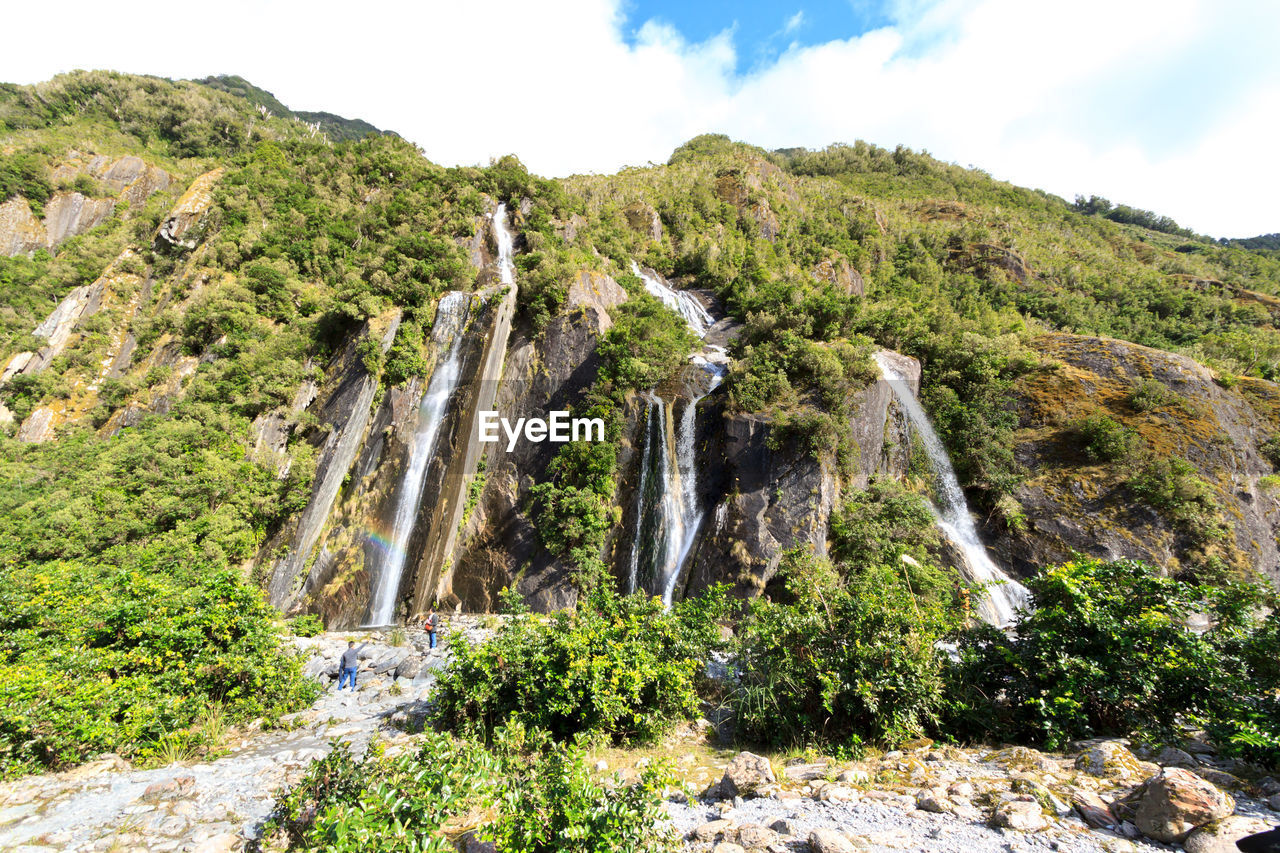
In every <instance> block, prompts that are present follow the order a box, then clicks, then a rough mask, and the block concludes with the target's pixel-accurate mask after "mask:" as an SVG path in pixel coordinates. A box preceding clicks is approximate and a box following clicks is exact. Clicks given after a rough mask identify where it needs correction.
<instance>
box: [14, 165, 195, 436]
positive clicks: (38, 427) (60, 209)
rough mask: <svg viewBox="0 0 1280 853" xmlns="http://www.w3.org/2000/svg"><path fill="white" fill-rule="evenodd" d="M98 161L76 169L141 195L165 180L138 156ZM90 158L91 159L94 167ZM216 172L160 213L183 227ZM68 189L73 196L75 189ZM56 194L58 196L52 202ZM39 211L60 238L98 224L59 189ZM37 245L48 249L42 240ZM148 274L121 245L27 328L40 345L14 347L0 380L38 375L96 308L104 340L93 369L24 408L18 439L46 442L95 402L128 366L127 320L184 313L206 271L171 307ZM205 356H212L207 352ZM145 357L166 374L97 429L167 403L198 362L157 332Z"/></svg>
mask: <svg viewBox="0 0 1280 853" xmlns="http://www.w3.org/2000/svg"><path fill="white" fill-rule="evenodd" d="M99 161H103V162H108V161H105V158H95V159H94V160H93V161H90V164H89V165H88V166H83V168H97V169H98V170H99V171H98V172H97V173H95V174H100V175H101V176H102V177H103V178H104V180H114V181H115V182H116V183H119V184H122V185H123V186H124V187H125V189H126V190H128V189H130V188H133V189H135V190H138V189H139V188H140V187H141V188H142V189H141V190H139V191H142V190H145V191H146V193H147V194H148V195H149V194H151V193H152V192H155V188H156V187H161V186H167V184H168V175H167V173H164V172H163V171H162V170H160V171H158V170H155V169H154V167H149V166H146V164H145V163H143V162H142V161H141V160H140V159H139V158H136V157H134V158H129V157H125V158H121V159H120V160H118V161H115V162H114V163H108V165H103V162H99ZM133 161H136V162H133ZM94 164H97V165H96V166H94ZM122 164H123V165H122ZM139 164H140V165H139ZM67 168H71V167H67ZM76 168H81V167H76ZM157 171H158V174H157ZM219 174H220V172H218V173H210V174H208V175H204V176H202V177H201V178H199V179H198V180H197V181H196V182H195V183H194V184H193V185H192V188H191V190H189V191H188V192H187V194H186V195H184V196H183V198H182V199H181V200H180V201H179V204H178V205H177V206H176V207H175V208H174V210H173V211H172V212H171V213H170V214H169V217H168V219H171V220H173V219H178V220H181V221H183V222H184V223H185V224H186V228H190V227H193V226H194V225H195V224H196V223H198V222H199V221H200V220H201V218H202V217H203V216H204V215H205V213H206V212H207V211H208V209H209V206H210V205H211V204H212V195H211V190H212V186H213V183H214V182H215V181H216V180H217V177H218V175H219ZM161 176H163V177H161ZM71 195H75V196H79V194H78V193H73V194H71ZM60 198H61V199H64V201H63V202H60V201H59V199H60ZM15 204H20V206H22V207H23V208H25V205H26V202H25V201H23V200H22V199H13V200H11V201H10V202H8V203H7V204H6V205H5V207H9V208H10V209H12V208H13V206H14V205H15ZM77 205H78V206H77ZM111 205H112V207H109V208H106V209H105V210H106V212H105V214H104V215H103V216H102V218H105V217H106V216H109V215H110V214H111V211H112V209H113V206H114V202H111ZM46 210H47V211H48V216H46V222H47V223H50V227H51V228H52V229H53V230H52V231H50V232H49V233H50V234H55V233H56V234H61V235H62V236H61V238H60V239H65V238H66V237H70V236H74V234H76V233H80V232H81V231H83V230H87V229H88V228H91V227H93V225H96V224H98V222H96V221H95V222H93V223H91V224H86V222H87V220H85V219H84V216H86V215H92V216H96V215H97V214H96V213H93V211H94V210H97V208H95V207H94V206H93V205H89V206H85V205H83V204H80V203H79V202H76V201H75V200H74V199H71V198H70V196H68V195H66V194H64V193H59V194H58V195H56V196H55V197H54V199H53V200H52V201H51V202H50V203H49V205H48V206H47V207H46ZM86 211H88V213H86ZM98 212H101V211H98ZM2 215H3V213H2V209H0V216H2ZM41 227H43V226H41ZM3 241H4V237H3V235H2V234H0V245H3ZM47 242H48V241H47ZM54 245H56V242H55V243H54ZM40 248H48V245H44V246H41V247H40ZM193 263H194V261H193V260H191V259H188V260H187V262H186V267H187V268H188V269H187V270H186V271H188V272H190V271H191V270H190V269H189V268H190V267H192V265H193ZM151 272H152V271H151V269H150V268H149V267H148V266H147V264H146V262H145V261H144V260H143V259H142V257H141V255H140V253H139V247H135V246H128V247H126V248H125V249H124V251H122V252H121V253H120V255H119V256H118V257H117V258H116V259H115V260H114V261H112V262H111V263H110V264H108V265H107V268H106V269H105V270H104V271H103V272H102V274H101V275H100V276H99V277H98V278H97V279H96V280H95V281H94V282H93V283H92V284H88V285H84V286H81V287H77V288H75V289H73V290H72V291H71V292H70V293H69V294H67V296H66V297H64V298H63V300H62V301H61V302H60V303H59V304H58V306H57V307H56V308H54V310H53V311H52V312H51V313H50V314H49V315H48V316H47V317H46V318H45V319H44V321H43V322H41V323H40V324H39V325H37V326H36V327H35V329H33V330H32V335H33V336H34V337H36V338H41V339H44V341H45V342H46V343H45V345H44V346H42V347H40V349H38V350H36V351H34V352H33V351H24V352H19V353H16V354H14V355H13V356H12V357H11V358H10V359H9V361H8V362H7V363H6V364H5V366H4V368H3V371H2V372H0V386H3V385H4V384H5V383H7V382H9V381H10V379H11V378H12V377H13V376H16V375H19V374H23V375H29V376H34V375H35V374H38V373H41V372H43V371H44V370H46V369H47V368H48V367H49V366H50V365H51V364H52V363H53V361H54V359H56V358H58V356H60V355H62V354H63V353H65V352H67V351H68V350H69V349H72V348H74V347H76V346H77V345H78V344H79V343H81V340H82V339H83V338H84V337H85V334H84V333H85V326H86V324H87V323H88V322H89V321H90V320H91V319H92V318H95V317H97V316H98V315H99V314H103V315H106V316H108V317H109V320H108V323H107V325H108V326H109V328H108V329H107V335H108V341H107V344H106V349H105V351H104V352H102V353H100V354H99V356H98V363H99V366H98V367H97V368H95V370H96V374H95V375H92V376H90V377H89V379H88V380H87V381H84V380H82V381H77V382H75V383H73V384H72V386H71V387H70V388H68V389H67V393H66V394H65V396H63V397H61V398H59V399H58V400H57V401H55V402H52V403H50V404H47V405H43V406H40V407H39V408H37V409H35V410H34V411H33V412H31V414H30V415H28V416H27V418H26V419H25V420H24V421H23V423H22V424H21V425H20V426H19V428H18V432H17V438H18V440H19V441H27V442H40V441H47V440H49V439H51V438H53V437H54V435H55V432H56V430H57V428H58V427H59V426H60V425H62V424H64V423H67V422H70V421H74V420H76V419H77V418H80V417H82V416H84V415H86V414H87V413H88V412H89V411H90V410H91V409H92V408H93V406H94V404H95V403H96V402H97V399H98V391H99V389H100V387H101V385H102V383H103V382H104V381H105V380H107V379H112V378H116V377H119V376H121V375H122V374H123V373H124V372H125V371H126V370H128V369H129V367H130V366H131V364H132V362H133V356H134V351H135V349H136V347H137V339H136V337H135V336H134V333H133V323H134V319H135V318H136V317H138V316H139V315H140V313H146V314H149V315H153V314H156V313H158V312H159V311H161V310H163V309H165V308H169V307H175V310H176V311H177V313H178V314H179V315H181V314H182V313H184V312H185V308H186V306H188V305H190V304H191V301H192V299H193V298H194V297H195V296H196V294H197V293H198V292H199V290H200V288H201V286H202V284H203V283H205V282H207V280H208V275H205V276H203V277H200V278H198V283H197V285H196V287H195V289H194V290H193V291H191V292H189V293H187V294H185V296H182V297H180V298H179V299H178V304H177V305H176V306H172V305H171V301H172V300H174V298H175V295H174V294H173V293H172V292H170V291H166V292H165V293H164V294H163V295H162V298H161V299H160V300H159V301H158V302H157V301H155V298H156V297H157V294H156V293H154V284H155V282H154V281H153V280H152V275H151ZM172 284H173V282H170V285H171V286H172ZM208 357H212V356H211V355H208ZM146 361H147V363H148V366H150V367H164V368H169V369H170V370H171V374H170V377H169V378H168V379H167V380H166V381H165V382H163V383H161V387H159V388H155V389H152V390H151V399H150V400H149V401H143V400H139V399H135V400H133V401H130V403H129V404H128V406H126V407H125V408H124V409H121V410H118V411H117V412H116V413H114V414H113V415H112V417H111V419H110V421H108V423H107V425H106V427H105V428H104V434H105V435H110V434H112V433H114V432H115V431H117V430H119V429H121V428H123V427H127V426H131V425H133V424H136V423H137V420H138V419H139V418H140V417H142V415H143V414H145V413H146V412H148V411H157V412H164V411H168V406H169V405H170V404H171V403H172V401H173V400H174V399H175V398H176V397H177V396H178V395H179V394H180V391H181V387H182V381H183V380H184V379H186V377H188V376H189V375H190V374H191V373H192V372H194V371H195V369H196V366H197V365H198V364H199V358H196V357H192V356H184V355H182V354H181V352H180V349H179V347H178V346H177V345H176V344H174V343H173V342H172V341H171V340H170V337H169V336H162V338H161V340H160V341H159V342H158V343H157V345H156V347H155V348H154V349H153V350H152V351H151V352H150V353H149V354H148V355H147V357H146ZM6 416H7V417H6ZM10 419H12V413H10V412H9V411H8V409H6V408H5V407H3V406H0V421H5V420H10Z"/></svg>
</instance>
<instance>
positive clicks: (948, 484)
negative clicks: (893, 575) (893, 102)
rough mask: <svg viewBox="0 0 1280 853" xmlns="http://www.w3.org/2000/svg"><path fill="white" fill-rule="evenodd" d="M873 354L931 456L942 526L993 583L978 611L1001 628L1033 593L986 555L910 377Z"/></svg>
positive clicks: (977, 574)
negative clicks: (907, 379)
mask: <svg viewBox="0 0 1280 853" xmlns="http://www.w3.org/2000/svg"><path fill="white" fill-rule="evenodd" d="M873 358H874V359H875V361H876V364H877V365H879V366H880V374H881V375H882V376H883V377H884V379H885V381H886V382H888V383H889V387H890V389H892V391H893V395H894V397H896V398H897V400H898V402H899V403H900V404H901V405H902V408H903V409H905V410H906V412H907V417H908V418H909V419H910V421H911V425H912V426H913V427H915V432H916V435H918V436H919V437H920V441H921V443H922V444H923V445H924V449H925V453H927V454H928V456H929V464H930V465H931V466H932V467H933V473H934V476H935V477H936V478H937V490H938V500H939V502H940V503H941V506H935V507H933V513H934V517H935V518H936V519H937V523H938V529H939V530H941V531H942V534H943V535H944V536H946V537H947V539H948V540H949V541H950V542H951V544H953V545H955V547H956V548H957V549H959V551H960V553H961V556H962V557H963V558H964V563H965V566H966V568H967V569H968V573H969V574H970V575H971V577H970V580H972V581H975V582H978V583H987V584H991V586H988V587H987V588H986V591H985V592H986V594H985V595H984V596H983V598H982V599H981V600H980V601H979V602H978V606H977V610H978V615H979V616H981V617H982V618H983V620H985V621H987V622H989V623H991V624H992V625H995V626H996V627H998V628H1003V627H1005V626H1007V625H1010V624H1012V623H1013V621H1014V618H1015V616H1016V614H1017V611H1018V610H1020V609H1022V610H1026V609H1029V608H1030V607H1031V595H1030V593H1029V592H1028V591H1027V588H1026V587H1024V586H1023V585H1022V584H1020V583H1018V582H1017V581H1015V580H1014V579H1013V578H1011V577H1009V576H1008V575H1006V574H1005V573H1004V572H1003V571H1001V570H1000V567H999V566H997V565H996V564H995V562H994V561H993V560H992V559H991V557H990V556H989V555H988V554H987V549H986V548H985V547H983V545H982V540H981V539H979V538H978V529H977V527H975V526H974V523H973V516H971V515H970V514H969V504H968V503H967V502H966V501H965V499H964V491H963V490H962V489H961V488H960V481H959V480H957V479H956V472H955V469H954V468H952V467H951V457H950V456H948V455H947V449H946V448H945V447H943V446H942V440H941V439H940V438H938V434H937V433H935V432H934V431H933V424H932V423H930V421H929V416H928V414H926V413H925V410H924V408H923V407H922V406H921V405H920V401H919V400H917V399H916V396H915V394H913V393H911V387H910V386H909V385H908V384H907V381H906V378H905V377H903V376H902V374H901V373H899V372H898V371H897V369H896V368H895V367H894V366H893V364H892V363H890V361H889V360H888V359H887V358H885V357H884V354H883V353H875V354H874V356H873Z"/></svg>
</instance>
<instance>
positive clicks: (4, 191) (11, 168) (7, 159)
mask: <svg viewBox="0 0 1280 853" xmlns="http://www.w3.org/2000/svg"><path fill="white" fill-rule="evenodd" d="M48 168H49V167H48V164H46V163H45V161H44V158H42V157H40V156H38V155H36V154H11V155H3V154H0V202H4V201H8V200H9V199H11V198H13V197H14V196H22V197H23V198H25V199H26V200H27V203H28V204H29V205H31V212H32V213H34V214H35V215H36V216H40V215H41V214H42V213H43V212H44V203H45V202H46V201H48V200H49V197H50V196H51V195H53V185H52V184H50V182H49V176H48Z"/></svg>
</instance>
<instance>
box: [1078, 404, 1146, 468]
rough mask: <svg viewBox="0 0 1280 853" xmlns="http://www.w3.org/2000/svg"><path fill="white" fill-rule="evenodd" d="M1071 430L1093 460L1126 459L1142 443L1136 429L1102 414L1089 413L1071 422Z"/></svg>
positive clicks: (1088, 456) (1116, 460) (1110, 460)
mask: <svg viewBox="0 0 1280 853" xmlns="http://www.w3.org/2000/svg"><path fill="white" fill-rule="evenodd" d="M1071 432H1072V433H1074V434H1075V437H1076V441H1078V442H1079V444H1080V448H1081V449H1082V450H1083V451H1084V455H1085V456H1086V457H1087V458H1088V459H1089V460H1090V461H1093V462H1119V461H1122V460H1125V459H1128V458H1129V457H1131V456H1132V455H1133V454H1134V452H1135V451H1136V450H1137V449H1138V448H1139V446H1140V445H1141V443H1142V438H1141V436H1139V435H1138V433H1137V432H1136V431H1134V430H1132V429H1130V428H1128V427H1126V426H1124V425H1123V424H1121V423H1118V422H1117V421H1116V420H1114V419H1113V418H1110V417H1108V416H1107V415H1102V414H1097V415H1089V416H1087V417H1083V418H1081V419H1080V420H1078V421H1076V422H1074V423H1072V424H1071Z"/></svg>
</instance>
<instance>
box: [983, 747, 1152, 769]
mask: <svg viewBox="0 0 1280 853" xmlns="http://www.w3.org/2000/svg"><path fill="white" fill-rule="evenodd" d="M987 761H990V762H991V763H992V764H998V765H999V766H1001V767H1003V768H1005V769H1006V770H1042V771H1047V772H1052V771H1054V770H1057V769H1058V765H1056V764H1054V763H1053V759H1051V758H1049V757H1048V756H1046V755H1045V754H1044V753H1042V752H1038V751H1037V750H1034V749H1030V748H1029V747H1025V746H1012V747H1009V748H1008V749H1002V750H1000V751H999V752H995V753H993V754H991V755H989V756H988V757H987ZM1135 761H1136V759H1135Z"/></svg>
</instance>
